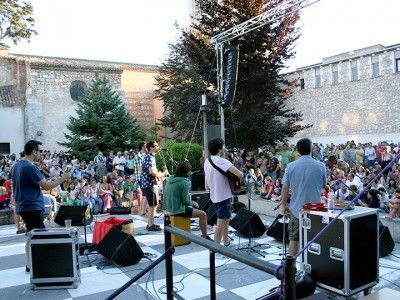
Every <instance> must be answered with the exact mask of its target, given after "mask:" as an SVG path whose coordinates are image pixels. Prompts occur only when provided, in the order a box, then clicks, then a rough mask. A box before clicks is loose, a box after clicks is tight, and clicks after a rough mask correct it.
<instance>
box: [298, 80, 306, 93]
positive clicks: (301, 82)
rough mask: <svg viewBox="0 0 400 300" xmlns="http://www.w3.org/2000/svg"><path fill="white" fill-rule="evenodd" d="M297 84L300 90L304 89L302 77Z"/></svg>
mask: <svg viewBox="0 0 400 300" xmlns="http://www.w3.org/2000/svg"><path fill="white" fill-rule="evenodd" d="M298 84H299V87H300V90H304V88H305V82H304V78H300V79H299V83H298Z"/></svg>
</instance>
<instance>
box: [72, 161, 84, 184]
mask: <svg viewBox="0 0 400 300" xmlns="http://www.w3.org/2000/svg"><path fill="white" fill-rule="evenodd" d="M73 166H74V168H73V170H72V178H74V179H75V180H78V181H80V180H81V179H82V177H83V171H82V169H81V164H80V163H76V164H75V165H73Z"/></svg>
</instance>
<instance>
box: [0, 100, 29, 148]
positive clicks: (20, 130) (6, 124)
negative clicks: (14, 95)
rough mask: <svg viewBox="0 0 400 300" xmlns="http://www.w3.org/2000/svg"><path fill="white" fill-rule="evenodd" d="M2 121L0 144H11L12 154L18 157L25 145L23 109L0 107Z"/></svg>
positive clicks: (18, 107)
mask: <svg viewBox="0 0 400 300" xmlns="http://www.w3.org/2000/svg"><path fill="white" fill-rule="evenodd" d="M0 120H1V128H0V143H10V153H15V154H17V155H18V154H19V153H20V152H21V151H22V150H23V149H24V144H25V140H24V114H23V108H22V107H20V106H13V107H7V106H2V105H0Z"/></svg>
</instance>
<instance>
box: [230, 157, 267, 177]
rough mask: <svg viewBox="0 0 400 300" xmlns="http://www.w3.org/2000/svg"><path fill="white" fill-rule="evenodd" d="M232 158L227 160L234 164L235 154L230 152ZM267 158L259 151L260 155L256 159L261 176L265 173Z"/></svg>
mask: <svg viewBox="0 0 400 300" xmlns="http://www.w3.org/2000/svg"><path fill="white" fill-rule="evenodd" d="M231 155H232V159H231V160H229V161H230V162H231V163H233V165H235V163H234V161H235V155H234V154H233V153H231ZM266 162H267V160H266V159H265V154H264V153H260V157H259V158H258V159H257V167H258V168H260V171H261V174H262V175H263V176H265V175H267V165H266Z"/></svg>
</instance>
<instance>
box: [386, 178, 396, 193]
mask: <svg viewBox="0 0 400 300" xmlns="http://www.w3.org/2000/svg"><path fill="white" fill-rule="evenodd" d="M396 189H397V183H396V180H394V179H392V178H390V179H389V184H388V188H387V193H388V195H389V198H391V197H392V196H393V195H394V194H395V192H396Z"/></svg>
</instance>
